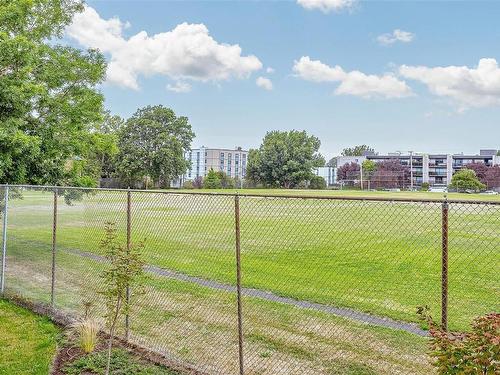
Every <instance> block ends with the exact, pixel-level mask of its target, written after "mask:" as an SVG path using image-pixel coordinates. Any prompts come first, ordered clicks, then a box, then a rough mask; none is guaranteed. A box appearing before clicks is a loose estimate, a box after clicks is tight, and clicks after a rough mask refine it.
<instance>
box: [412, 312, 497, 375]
mask: <svg viewBox="0 0 500 375" xmlns="http://www.w3.org/2000/svg"><path fill="white" fill-rule="evenodd" d="M418 314H419V315H420V318H421V320H423V321H424V322H426V323H427V324H428V326H429V331H430V334H431V337H432V339H431V341H430V348H431V356H432V357H434V359H435V361H434V363H433V364H434V366H435V367H436V368H437V369H438V372H439V373H440V374H483V375H490V374H491V375H493V374H498V370H499V368H500V367H499V366H500V313H491V314H488V315H485V316H481V317H479V318H476V319H474V321H473V323H472V331H471V332H464V333H462V332H446V331H444V330H443V329H441V327H440V326H438V325H437V324H436V323H435V322H434V320H433V319H432V317H431V315H430V314H429V308H428V307H420V308H419V309H418Z"/></svg>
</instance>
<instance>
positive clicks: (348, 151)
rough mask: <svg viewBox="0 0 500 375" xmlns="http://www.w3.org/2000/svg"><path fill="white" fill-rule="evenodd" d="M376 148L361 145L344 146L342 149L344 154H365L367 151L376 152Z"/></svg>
mask: <svg viewBox="0 0 500 375" xmlns="http://www.w3.org/2000/svg"><path fill="white" fill-rule="evenodd" d="M374 151H375V150H374V149H373V148H372V147H370V146H367V145H359V146H354V147H348V148H344V149H343V150H342V153H341V155H342V156H363V154H364V153H365V152H374Z"/></svg>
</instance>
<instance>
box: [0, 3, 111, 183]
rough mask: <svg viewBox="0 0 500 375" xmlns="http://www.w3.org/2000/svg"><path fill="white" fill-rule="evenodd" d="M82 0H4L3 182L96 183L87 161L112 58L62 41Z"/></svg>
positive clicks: (0, 76)
mask: <svg viewBox="0 0 500 375" xmlns="http://www.w3.org/2000/svg"><path fill="white" fill-rule="evenodd" d="M81 10H83V5H82V2H81V1H78V0H58V1H55V0H19V1H6V0H0V182H4V183H30V184H71V185H79V184H95V181H96V180H97V178H98V177H99V176H98V175H96V171H95V169H94V168H87V167H88V165H87V163H86V161H85V157H86V155H88V153H89V151H90V149H91V148H92V147H93V145H94V141H95V138H94V137H93V136H92V134H91V132H90V131H89V130H90V128H91V126H92V124H94V123H96V122H99V121H100V120H101V113H102V104H103V96H102V95H101V93H100V92H99V91H98V90H97V88H96V87H97V85H98V84H99V83H101V82H102V81H103V79H104V76H105V69H106V63H105V60H104V57H103V56H102V54H101V53H99V52H98V51H95V50H88V51H81V50H78V49H75V48H72V47H67V46H61V45H58V44H56V41H57V38H58V37H60V36H61V35H62V32H63V30H64V28H65V27H66V26H67V25H68V24H69V22H70V21H71V19H72V17H73V15H74V14H75V13H76V12H79V11H81Z"/></svg>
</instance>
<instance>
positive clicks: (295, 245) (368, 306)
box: [7, 190, 500, 373]
mask: <svg viewBox="0 0 500 375" xmlns="http://www.w3.org/2000/svg"><path fill="white" fill-rule="evenodd" d="M245 192H251V193H254V192H259V193H264V192H265V191H263V190H251V191H242V194H243V193H245ZM272 193H273V194H277V193H282V192H281V191H272ZM293 193H296V194H302V193H303V192H298V191H294V192H293ZM315 193H316V192H315ZM315 193H314V194H315ZM311 194H312V193H311ZM320 194H341V193H340V192H321V193H320ZM343 194H346V193H345V192H343ZM349 194H352V195H356V196H359V195H360V194H365V195H366V194H369V196H372V194H373V195H375V196H377V197H379V196H384V197H406V196H407V194H411V197H416V198H429V196H430V197H435V198H439V197H440V195H439V194H435V193H423V194H425V195H424V196H422V195H419V194H420V193H362V192H349ZM414 194H415V195H414ZM449 198H450V199H463V198H467V199H478V198H489V199H493V200H495V199H497V197H496V196H484V197H483V196H475V195H450V197H449ZM240 205H241V249H242V282H243V285H244V286H245V287H253V288H259V289H263V290H267V291H271V292H273V293H275V294H279V295H283V296H288V297H292V298H295V299H301V300H308V301H314V302H319V303H323V304H329V305H333V306H342V307H349V308H353V309H357V310H361V311H365V312H370V313H374V314H378V315H381V316H387V317H391V318H393V319H400V320H405V321H410V322H416V321H417V317H416V314H415V310H416V307H417V306H419V305H429V306H430V307H431V309H432V312H433V314H434V315H435V317H437V318H439V306H440V302H441V289H440V288H441V280H440V277H441V204H440V203H416V202H414V203H400V202H375V201H349V200H314V199H307V200H303V199H283V198H265V197H245V196H242V197H241V198H240ZM58 219H59V220H58V233H57V239H58V242H57V243H58V256H57V262H58V263H57V264H58V268H57V270H58V273H57V280H58V283H57V284H56V285H57V290H58V296H57V298H56V302H57V304H58V306H60V307H64V308H68V309H73V310H74V309H78V302H79V301H81V299H82V298H84V297H85V291H87V290H92V287H91V286H93V287H94V288H96V287H97V286H98V285H99V278H98V277H97V272H98V269H99V267H100V265H99V264H97V263H92V264H90V263H89V262H90V261H89V260H88V259H85V260H84V259H82V258H81V257H80V256H77V255H74V254H72V253H71V251H74V250H78V251H84V252H91V253H99V252H100V250H99V246H98V244H99V240H100V239H101V238H102V235H103V227H104V223H105V222H106V221H112V222H116V223H117V226H118V228H119V229H120V233H121V238H122V239H123V240H125V228H126V193H125V192H107V193H101V192H99V193H94V194H91V195H88V196H85V197H84V198H83V200H81V201H75V202H73V204H72V205H71V206H69V205H66V204H64V202H63V199H60V200H59V216H58ZM234 220H235V218H234V197H231V196H221V195H216V196H213V195H210V196H200V195H186V194H184V195H180V194H161V193H152V194H143V193H140V194H132V240H133V241H139V240H143V239H145V240H146V249H145V258H146V261H147V262H148V263H150V264H154V265H157V266H160V267H163V268H166V269H171V270H176V271H180V272H182V273H185V274H189V275H192V276H200V277H203V278H205V279H212V280H217V281H220V282H224V283H227V284H232V285H234V283H235V270H236V267H235V260H234V249H235V245H234V240H235V232H234ZM449 225H450V230H449V238H450V240H449V241H450V246H449V258H450V260H449V291H450V296H449V305H450V308H449V323H450V327H451V328H452V329H457V328H459V329H467V328H468V327H469V322H470V320H471V319H472V318H473V317H475V316H477V315H480V314H484V313H487V312H490V311H498V310H499V307H500V306H499V302H498V301H500V291H499V289H498V285H500V277H499V275H498V272H497V271H498V265H499V264H500V206H493V205H490V206H488V205H477V204H476V205H464V204H452V205H451V206H450V223H449ZM8 229H9V242H8V245H9V247H8V254H9V258H8V263H7V264H8V273H7V276H8V279H7V287H9V285H10V287H11V288H12V289H13V291H15V292H19V293H22V294H23V295H25V296H28V297H31V298H34V299H37V300H44V301H48V300H49V297H50V296H49V293H48V292H49V291H50V261H51V253H50V251H51V238H52V195H51V194H50V193H41V192H34V191H26V192H24V199H22V200H13V201H12V202H11V211H10V218H9V228H8ZM151 283H153V281H151V280H149V281H148V284H151ZM150 287H151V288H152V289H151V290H150V292H151V293H152V295H151V296H150V298H148V299H147V300H146V302H147V303H146V302H144V307H143V309H141V317H139V318H138V319H135V321H136V324H137V325H136V326H135V329H136V334H137V336H138V337H142V338H143V339H144V338H146V337H155V340H154V341H153V342H154V345H157V348H158V349H161V350H163V349H165V348H168V351H169V352H174V353H177V355H178V356H179V357H180V358H181V359H183V360H187V361H189V362H193V363H200V362H201V363H206V365H207V366H209V364H210V363H213V361H217V358H220V353H221V352H223V353H231V357H232V359H233V360H234V361H229V362H230V363H236V359H235V358H236V357H234V355H236V353H235V352H232V351H231V350H234V344H235V342H236V341H235V340H236V339H237V338H236V337H235V336H234V335H235V330H234V327H235V326H234V325H233V324H234V323H235V321H234V318H235V317H234V314H233V313H234V310H231V309H233V308H234V296H232V295H231V294H228V295H227V296H226V295H225V294H224V293H222V292H221V291H211V290H207V288H201V287H199V286H195V285H190V284H187V283H179V282H174V281H173V280H169V281H166V280H156V282H155V283H154V286H153V285H152V284H151V286H150ZM75 291H76V292H77V293H78V295H75ZM207 293H208V294H207ZM91 295H92V296H94V295H95V293H91ZM159 296H161V298H160V297H159ZM174 296H175V297H174ZM89 298H93V297H89ZM228 299H229V300H228ZM245 301H248V302H246V304H245V307H246V308H247V310H246V311H248V312H249V313H250V312H252V315H251V317H246V320H250V321H251V322H254V324H250V327H248V325H247V326H246V329H248V331H247V336H246V338H247V344H246V345H247V346H248V350H249V351H250V353H255V354H254V356H255V357H256V358H258V359H259V360H260V361H262V360H264V361H267V362H269V363H270V364H271V363H277V362H276V361H277V360H278V358H281V357H283V358H288V361H289V362H290V363H297V362H298V363H301V364H302V367H300V368H301V369H302V370H303V369H304V368H307V369H311V373H328V370H327V369H328V368H329V367H328V366H334V367H335V366H337V365H338V363H339V362H338V361H337V362H335V363H330V364H329V363H324V361H320V360H319V359H318V358H325V353H330V354H328V355H329V356H332V355H334V353H336V352H338V350H339V348H342V351H344V350H345V351H346V355H345V356H344V357H343V358H342V360H344V361H345V360H346V359H347V358H354V359H355V360H354V361H352V363H351V362H349V361H347V362H345V366H344V365H342V366H344V368H349V367H351V366H354V367H353V368H355V369H358V370H359V367H357V366H364V365H365V364H366V363H369V364H371V365H369V368H371V369H377V371H376V372H380V373H383V372H384V371H382V370H381V367H383V368H384V369H385V368H389V369H390V368H391V367H390V366H396V367H394V368H399V367H397V366H401V368H405V366H406V365H405V364H401V363H399V359H398V355H397V354H395V353H398V352H401V353H405V354H404V356H405V358H406V360H408V361H410V362H409V363H412V361H415V362H418V363H420V364H421V366H422V372H425V371H428V368H427V367H426V365H425V363H426V360H425V359H424V358H425V355H424V353H425V348H424V347H423V344H422V342H421V341H419V343H418V344H417V343H415V341H413V340H409V339H405V340H404V341H405V342H407V343H408V345H406V346H405V348H404V349H402V348H400V347H398V345H394V342H400V341H403V340H399V339H397V338H395V336H397V335H399V334H401V333H398V332H393V333H388V332H385V331H384V333H385V334H386V336H385V337H384V339H380V340H378V342H379V343H382V342H383V343H384V345H388V344H386V343H387V342H392V343H393V344H391V345H392V346H390V350H388V353H392V354H388V356H387V358H385V359H384V360H383V361H381V362H380V363H381V365H380V366H378V367H377V366H376V363H377V361H378V360H377V355H379V354H377V353H374V357H373V358H372V359H366V358H363V355H364V354H363V353H364V352H365V349H364V348H365V346H366V345H365V346H363V345H362V342H369V341H370V339H369V337H373V334H374V333H373V330H372V329H371V328H368V327H367V326H366V325H361V326H359V327H357V329H358V331H356V329H354V328H353V326H352V325H351V324H354V323H352V322H346V321H345V320H343V319H339V318H333V317H325V316H323V315H322V316H321V317H320V318H321V319H320V318H318V316H316V315H314V314H313V312H311V311H308V310H302V309H296V308H292V307H288V306H281V305H279V304H274V305H272V306H270V305H269V304H268V303H267V302H263V301H259V300H258V299H254V298H250V299H245ZM221 309H222V310H221ZM281 309H283V311H288V310H289V313H283V314H276V313H275V311H282V310H281ZM244 311H245V309H244ZM310 314H313V316H311V315H310ZM228 324H229V326H230V327H232V329H229V328H228ZM316 327H321V328H316ZM221 330H222V332H224V333H220V331H221ZM316 330H319V332H317V331H316ZM166 332H170V333H169V334H166ZM339 332H341V333H342V334H340V335H339ZM324 336H326V337H324ZM339 336H340V337H339ZM194 338H196V339H195V341H196V340H198V342H197V343H196V344H193V340H194ZM220 338H224V340H221V339H220ZM346 338H347V339H346ZM226 339H227V340H229V344H230V346H229V347H228V346H227V345H228V344H227V340H226ZM416 339H417V338H416ZM205 340H208V341H205ZM328 340H333V341H328ZM335 340H340V341H338V342H337V341H335ZM420 340H421V339H420ZM353 341H354V343H352V342H353ZM145 342H149V341H145ZM179 342H181V343H184V344H179ZM304 342H306V343H308V344H307V345H309V346H308V349H305V352H303V351H301V350H300V348H303V347H304V345H305V344H304ZM349 342H351V344H349ZM149 343H150V342H149ZM203 343H205V344H206V343H210V345H203ZM307 345H306V347H307ZM231 348H232V349H231ZM346 348H347V349H346ZM225 349H227V350H226V351H224V350H225ZM355 353H358V354H355ZM209 359H212V361H210V360H209ZM340 360H341V359H339V361H340ZM224 363H225V362H224ZM252 363H253V362H252ZM287 363H288V362H287ZM397 363H399V364H397ZM306 364H307V365H306ZM389 364H390V365H389ZM304 366H305V367H304ZM315 366H316V367H315ZM318 366H320V367H318ZM370 366H371V367H370ZM318 368H320V369H321V370H318ZM332 368H333V367H332ZM257 370H258V369H256V370H255V371H257ZM358 370H356V371H358ZM262 371H263V373H266V372H265V371H264V370H262ZM314 371H316V372H314ZM363 371H364V370H363ZM332 372H333V373H335V372H334V370H332ZM419 372H420V371H419ZM289 373H294V371H292V370H290V371H289ZM298 373H299V372H298ZM304 373H307V372H304ZM394 373H397V371H395V372H394Z"/></svg>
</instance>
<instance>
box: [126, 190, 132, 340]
mask: <svg viewBox="0 0 500 375" xmlns="http://www.w3.org/2000/svg"><path fill="white" fill-rule="evenodd" d="M131 227H132V193H131V192H130V189H129V190H128V191H127V255H128V253H130V235H131ZM125 298H126V301H127V311H126V314H125V340H126V341H128V340H129V337H130V316H129V313H128V307H129V303H130V286H129V285H127V291H126V296H125Z"/></svg>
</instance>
